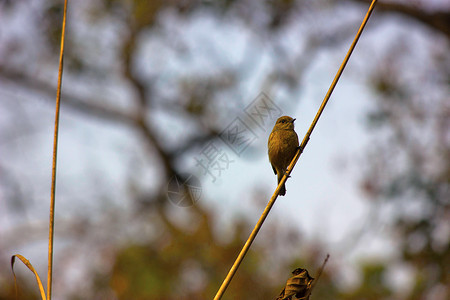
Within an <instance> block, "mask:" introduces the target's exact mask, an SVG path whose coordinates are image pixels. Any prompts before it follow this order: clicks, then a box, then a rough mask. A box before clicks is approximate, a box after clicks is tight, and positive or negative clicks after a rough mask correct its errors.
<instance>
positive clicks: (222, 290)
mask: <svg viewBox="0 0 450 300" xmlns="http://www.w3.org/2000/svg"><path fill="white" fill-rule="evenodd" d="M376 2H377V0H372V3H371V4H370V7H369V9H368V11H367V13H366V16H365V17H364V19H363V21H362V23H361V26H360V27H359V30H358V32H357V33H356V36H355V38H354V39H353V42H352V44H351V45H350V48H349V50H348V51H347V54H346V56H345V58H344V61H343V62H342V64H341V66H340V67H339V70H338V71H337V73H336V76H335V77H334V80H333V82H332V83H331V86H330V88H329V89H328V92H327V93H326V95H325V98H324V99H323V101H322V104H321V105H320V108H319V110H318V112H317V114H316V116H315V117H314V120H313V121H312V124H311V126H310V127H309V129H308V132H307V133H306V135H305V137H304V138H303V141H302V143H301V145H300V147H299V150H298V151H297V153H296V154H295V156H294V158H293V159H292V162H291V164H290V165H289V167H288V168H287V171H286V173H285V175H284V176H283V178H282V179H281V181H280V182H279V184H278V186H277V188H276V190H275V192H274V193H273V195H272V197H271V198H270V201H269V203H268V204H267V206H266V208H265V209H264V211H263V213H262V215H261V217H260V218H259V220H258V223H256V225H255V227H254V228H253V231H252V233H251V234H250V236H249V238H248V239H247V241H246V242H245V244H244V247H243V248H242V250H241V252H240V253H239V255H238V257H237V258H236V260H235V262H234V264H233V266H232V267H231V269H230V271H229V272H228V275H227V277H226V278H225V280H224V281H223V282H222V285H221V286H220V288H219V290H218V291H217V294H216V296H215V297H214V300H219V299H221V298H222V296H223V294H224V293H225V290H226V289H227V287H228V285H229V284H230V282H231V279H233V276H234V275H235V274H236V271H237V269H238V268H239V265H240V264H241V262H242V260H243V259H244V257H245V255H246V254H247V251H248V250H249V249H250V246H251V245H252V243H253V241H254V239H255V237H256V235H257V234H258V232H259V230H260V229H261V226H262V224H263V223H264V221H265V219H266V217H267V215H268V214H269V212H270V209H271V208H272V206H273V205H274V204H275V200H276V199H277V197H278V192H279V191H280V189H281V187H282V186H283V184H284V183H285V182H286V180H287V178H288V177H289V174H291V171H292V169H293V168H294V166H295V164H296V163H297V161H298V159H299V158H300V155H301V154H302V152H303V149H305V147H306V144H307V143H308V141H309V137H310V136H311V134H312V132H313V130H314V127H315V126H316V124H317V121H318V120H319V118H320V115H321V114H322V112H323V110H324V109H325V106H326V105H327V103H328V100H329V99H330V97H331V94H332V93H333V90H334V88H335V87H336V84H337V82H338V81H339V78H340V77H341V75H342V72H343V71H344V69H345V66H346V65H347V62H348V60H349V58H350V55H351V54H352V52H353V49H355V46H356V44H357V43H358V40H359V37H360V36H361V33H362V32H363V30H364V27H365V26H366V24H367V21H368V20H369V17H370V15H371V14H372V11H373V9H374V7H375V4H376Z"/></svg>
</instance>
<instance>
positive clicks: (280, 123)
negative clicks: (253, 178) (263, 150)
mask: <svg viewBox="0 0 450 300" xmlns="http://www.w3.org/2000/svg"><path fill="white" fill-rule="evenodd" d="M294 121H295V119H292V118H291V117H289V116H283V117H280V118H278V120H277V122H276V123H275V126H274V127H273V130H272V133H270V136H269V142H268V148H269V161H270V163H271V164H272V169H273V172H274V173H275V175H277V177H278V183H280V181H281V178H283V175H284V174H285V173H286V169H287V167H288V166H289V164H290V163H291V161H292V159H293V158H294V156H295V153H296V152H297V149H298V146H299V144H298V136H297V133H295V131H294ZM285 194H286V187H285V186H284V184H283V187H282V188H281V189H280V192H279V193H278V195H280V196H284V195H285Z"/></svg>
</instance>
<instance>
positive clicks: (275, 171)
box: [272, 165, 277, 175]
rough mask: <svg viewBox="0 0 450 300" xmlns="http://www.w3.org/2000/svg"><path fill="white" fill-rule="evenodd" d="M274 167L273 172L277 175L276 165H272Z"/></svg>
mask: <svg viewBox="0 0 450 300" xmlns="http://www.w3.org/2000/svg"><path fill="white" fill-rule="evenodd" d="M272 169H273V173H274V174H275V175H277V170H276V169H275V167H274V166H273V165H272Z"/></svg>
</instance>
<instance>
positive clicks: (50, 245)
mask: <svg viewBox="0 0 450 300" xmlns="http://www.w3.org/2000/svg"><path fill="white" fill-rule="evenodd" d="M66 15H67V0H65V1H64V15H63V24H62V31H61V51H60V54H59V71H58V87H57V90H56V108H55V132H54V136H53V162H52V187H51V194H50V221H49V230H48V272H47V300H51V298H52V276H53V236H54V228H55V190H56V161H57V154H58V130H59V108H60V100H61V83H62V73H63V61H64V59H63V58H64V36H65V31H66Z"/></svg>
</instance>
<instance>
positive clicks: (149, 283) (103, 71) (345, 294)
mask: <svg viewBox="0 0 450 300" xmlns="http://www.w3.org/2000/svg"><path fill="white" fill-rule="evenodd" d="M368 3H369V1H364V0H349V1H332V0H321V1H293V0H280V1H276V0H275V1H256V0H248V1H247V0H246V1H195V0H186V1H159V0H156V1H141V0H128V1H119V0H95V1H69V9H68V11H69V19H68V25H67V26H68V27H67V30H68V32H67V41H66V42H67V47H66V54H65V71H64V83H63V104H62V105H63V108H62V109H63V111H62V114H63V115H64V114H66V113H68V114H69V115H70V117H69V120H68V121H67V123H66V124H69V125H72V126H74V127H76V126H83V125H74V124H80V123H87V124H96V123H102V124H107V126H109V127H111V128H114V129H115V130H117V131H122V132H124V134H125V135H126V136H127V139H125V140H122V141H118V142H116V144H115V145H114V147H116V148H115V151H117V152H118V153H119V155H118V156H111V155H109V156H107V157H106V158H105V161H106V162H104V165H96V164H90V165H85V166H82V167H81V168H83V169H84V172H85V173H86V176H87V177H86V178H88V179H86V178H82V179H80V178H73V180H74V182H79V184H80V185H81V186H78V185H77V184H72V185H73V186H72V187H71V188H69V187H67V186H64V185H61V187H58V188H59V189H60V191H59V193H60V195H63V196H64V197H65V198H64V199H68V202H69V203H70V204H66V205H64V204H59V203H58V200H57V217H58V218H59V219H58V221H57V239H58V238H59V239H60V240H63V244H62V245H61V246H60V248H59V250H58V249H57V252H56V253H57V254H56V257H55V259H56V262H57V263H56V265H55V268H56V269H55V272H56V274H57V277H55V283H54V286H55V293H56V295H58V296H59V297H60V298H59V297H58V298H59V299H211V298H212V297H213V295H214V294H215V292H216V291H217V289H218V287H219V286H220V283H221V282H222V280H223V279H224V277H225V275H226V273H227V272H228V270H229V268H230V266H231V264H232V262H233V261H234V259H235V258H236V256H237V254H238V252H239V250H240V249H241V247H242V245H243V243H244V241H245V239H246V238H247V237H248V234H249V232H250V230H251V228H252V226H253V223H254V221H255V220H254V219H250V218H246V217H240V218H236V219H235V220H234V222H233V223H232V224H228V226H229V228H228V229H227V232H228V233H227V234H223V232H220V230H218V229H217V227H218V226H219V225H218V224H217V222H216V220H217V215H216V214H217V211H214V209H211V207H209V206H208V205H205V204H204V203H207V201H206V200H202V201H201V202H198V203H196V205H194V206H192V207H190V208H187V209H184V210H182V211H181V212H180V209H179V208H177V207H175V206H174V205H172V204H171V203H169V201H168V199H167V195H166V191H165V188H166V183H167V182H168V180H169V179H170V178H172V177H173V176H174V175H178V176H182V175H181V174H182V173H183V172H185V171H186V166H185V163H184V162H185V160H186V159H188V158H189V157H192V155H193V153H197V152H198V151H199V149H201V148H202V147H203V146H204V145H205V144H206V143H208V142H209V141H212V140H214V139H216V138H217V134H218V133H219V132H220V131H221V129H222V128H223V124H224V123H223V122H222V121H223V120H226V119H227V118H228V119H231V118H233V116H235V115H236V114H237V112H238V111H239V107H240V104H241V103H240V102H239V101H240V100H238V99H240V98H241V97H238V96H237V95H241V94H243V93H244V91H245V90H246V89H250V87H249V86H248V85H244V84H243V83H245V82H249V81H252V82H254V84H253V85H251V88H252V89H256V90H264V91H266V92H268V93H269V94H271V93H273V94H277V91H279V90H282V91H284V92H285V93H286V94H287V95H292V96H290V97H288V98H291V100H290V101H291V102H292V103H291V104H292V105H294V106H295V105H296V103H297V102H298V101H299V98H298V95H299V91H301V89H302V87H303V86H304V84H305V83H304V73H305V72H306V71H307V70H308V68H309V67H310V65H311V64H312V62H313V61H314V60H315V59H316V58H317V56H318V55H319V54H320V53H323V51H331V52H333V51H335V50H336V49H341V48H346V47H348V44H349V41H350V39H351V38H352V37H353V34H354V32H355V31H356V28H357V26H359V23H360V21H361V19H362V16H363V15H364V13H365V11H366V9H367V7H368ZM62 7H63V1H54V0H45V1H44V0H41V1H25V0H20V1H19V0H17V1H7V0H3V1H0V14H1V17H0V18H3V20H2V21H1V27H2V28H0V38H1V46H0V83H1V86H2V88H3V89H4V92H1V91H0V97H1V101H0V102H1V106H2V113H1V115H2V117H1V118H2V119H3V120H1V124H2V126H1V127H2V132H1V134H2V140H1V143H2V144H3V146H2V148H1V151H2V153H1V156H2V158H1V161H0V170H1V171H0V173H1V177H0V179H1V180H0V184H1V186H0V188H1V197H2V198H3V199H2V201H3V204H2V210H4V212H2V216H8V218H9V219H8V220H10V223H8V224H9V225H8V227H5V228H6V229H3V230H2V236H3V237H2V241H1V246H0V254H1V256H2V258H5V257H9V256H11V255H12V254H14V253H16V252H17V251H19V250H18V249H22V248H23V247H33V246H30V244H31V245H33V244H35V243H37V242H38V240H39V239H41V240H45V231H46V223H45V222H46V220H45V218H43V221H42V222H41V223H39V222H37V223H36V222H35V221H33V222H31V221H30V220H34V219H33V217H32V215H33V214H34V213H35V212H36V211H39V210H40V209H41V210H43V211H44V212H43V213H42V212H41V213H42V215H44V216H45V209H47V207H46V205H44V207H45V208H38V207H41V206H42V202H44V203H47V202H46V201H44V200H45V199H46V198H45V195H46V193H47V190H46V189H45V188H46V186H45V185H43V187H42V188H38V189H37V190H36V191H34V192H31V190H32V189H33V186H35V185H36V182H35V181H36V178H39V179H40V180H42V181H44V180H45V181H48V182H49V177H50V174H47V173H45V174H36V173H33V170H29V169H27V167H26V166H21V165H20V164H18V163H14V164H10V163H9V162H11V161H16V160H17V155H20V153H15V151H14V150H12V149H13V148H12V147H10V146H9V145H10V143H11V141H13V140H14V139H17V138H20V139H22V140H25V141H26V145H27V146H28V147H29V148H28V150H27V151H36V153H38V152H37V151H38V149H40V150H41V152H42V149H41V148H42V147H40V146H36V144H35V143H36V141H37V140H36V139H35V138H33V136H34V134H36V132H39V128H42V127H40V126H41V125H37V124H39V122H40V121H39V118H41V115H39V113H43V112H42V111H41V110H39V109H32V110H27V108H26V107H25V105H18V104H17V103H13V102H11V100H9V98H11V97H10V96H9V95H10V94H8V93H7V92H5V90H6V89H5V87H6V86H7V87H8V88H9V91H11V90H13V91H15V92H14V93H17V94H20V95H21V97H22V98H23V100H22V101H29V102H32V103H36V102H37V103H41V104H42V103H44V105H46V106H47V107H49V108H50V111H51V105H52V102H51V101H53V98H54V94H55V92H54V91H55V84H56V74H57V59H58V51H59V38H60V33H61V28H60V24H61V18H62ZM449 9H450V7H449V6H448V2H446V1H437V0H436V1H425V0H423V1H420V0H416V1H400V0H399V1H379V3H378V4H377V8H376V10H375V13H374V15H373V19H372V20H371V21H370V22H369V26H368V29H367V32H366V33H365V36H364V35H363V37H364V38H365V39H367V40H370V39H374V42H377V41H380V40H383V38H378V39H375V37H376V35H377V33H378V32H381V33H380V34H385V33H386V32H387V31H386V27H387V28H388V30H389V28H390V27H389V26H394V27H396V28H397V30H395V31H393V33H392V36H390V37H389V38H388V37H386V39H387V40H388V41H389V42H387V43H386V45H385V46H384V47H383V48H382V50H381V51H378V52H376V53H375V51H371V49H370V44H366V45H365V47H364V46H358V47H357V51H361V52H363V53H364V54H363V57H365V58H366V59H365V60H363V61H364V63H363V64H362V63H360V64H359V65H358V66H357V71H354V73H353V74H351V73H349V74H346V73H344V74H346V75H347V76H354V77H359V76H362V77H364V78H367V80H366V81H365V82H366V88H367V89H368V90H369V91H370V95H369V96H368V99H370V101H372V102H371V111H370V113H369V114H368V115H367V118H366V125H367V134H368V135H370V136H371V138H372V139H373V142H371V143H372V144H371V147H370V149H369V150H368V151H367V153H366V165H364V166H363V168H365V169H364V172H365V175H364V176H362V177H361V178H359V181H358V182H355V183H354V184H355V185H359V187H360V188H361V190H362V191H363V192H364V194H365V196H366V198H367V201H369V202H372V203H377V205H375V206H374V207H375V208H376V209H377V210H378V211H377V212H376V213H378V214H380V215H384V214H389V215H390V216H392V217H391V218H390V220H389V230H390V232H391V233H392V235H393V237H394V239H395V240H396V242H397V243H398V251H399V252H398V253H399V254H398V255H397V256H396V257H395V259H386V260H376V261H374V260H370V259H368V260H367V261H361V263H360V266H359V270H358V272H359V274H360V276H359V278H358V280H357V282H356V284H353V285H346V284H343V282H342V279H341V272H340V268H341V265H340V262H334V263H330V264H329V265H328V266H327V267H326V269H325V272H324V274H323V275H322V277H321V280H320V282H319V284H318V285H317V286H316V289H315V291H314V292H313V295H312V299H442V300H443V299H448V298H449V297H450V288H449V287H450V280H449V277H450V244H449V235H450V224H449V220H450V209H449V204H450V192H449V179H450V161H449V159H450V130H449V128H450V115H449V114H450V101H449V100H450V98H449V95H450V93H449V83H450V81H449V79H450V77H449V75H450V55H449V51H448V50H449V37H450V21H449V20H450V12H449ZM17 20H19V21H17ZM198 20H206V21H204V23H201V22H200V23H198ZM197 23H198V24H200V25H197V26H208V24H209V25H211V24H213V25H211V29H210V30H211V31H210V34H209V35H207V36H200V38H197V39H196V40H195V42H193V41H192V40H190V38H191V37H192V35H195V32H194V33H193V32H192V31H191V32H186V31H188V30H189V28H190V27H191V26H193V25H192V24H194V25H195V24H197ZM217 24H218V25H217ZM228 27H232V28H233V30H238V31H242V32H245V34H246V36H247V37H248V40H245V41H240V40H236V39H235V36H233V35H232V34H228V31H227V29H226V28H228ZM288 39H294V40H293V41H292V40H290V42H286V40H288ZM296 39H298V41H297V40H296ZM199 40H202V41H203V42H202V43H201V44H199V43H198V41H199ZM418 40H419V41H420V42H421V44H420V47H418V45H417V41H418ZM209 41H219V44H221V45H222V47H224V48H230V47H231V48H233V47H236V53H235V54H234V55H236V56H237V57H238V58H237V59H235V58H230V57H227V56H228V55H230V54H229V53H230V52H227V51H223V49H221V48H220V47H217V48H214V47H213V46H211V45H210V44H209ZM234 43H241V44H242V43H244V44H245V43H248V45H245V46H244V47H242V46H237V44H236V45H235V44H234ZM293 44H294V45H296V47H292V45H293ZM259 45H264V47H269V48H271V49H272V52H271V55H273V57H272V58H269V59H267V60H268V62H267V63H266V64H265V66H264V67H263V68H261V65H260V63H261V62H259V61H255V57H260V56H256V55H255V51H257V50H258V47H259ZM374 58H376V59H374ZM340 59H341V57H340V56H336V61H340ZM351 63H352V61H351ZM276 98H277V97H274V99H276ZM47 101H48V103H47ZM47 115H48V116H49V121H45V122H44V123H45V124H51V122H52V121H51V120H52V119H51V114H47ZM172 118H176V120H172ZM63 122H64V121H63ZM69 125H67V126H69ZM89 126H90V125H89ZM89 126H86V128H88V129H89ZM84 130H86V129H84ZM180 132H182V134H181V135H180V134H179V133H180ZM61 134H64V131H62V132H61ZM81 135H82V134H81ZM301 135H302V134H301V133H299V136H301ZM68 138H70V137H67V136H64V135H63V136H62V138H61V141H64V139H68ZM89 143H92V144H90V145H86V147H95V144H96V142H95V140H89ZM49 145H50V144H49ZM133 145H134V146H133ZM69 147H70V146H69ZM45 149H46V150H44V152H48V154H47V155H51V154H50V146H48V147H45ZM60 151H61V155H62V156H64V151H68V152H69V154H68V155H70V154H72V153H73V152H77V151H78V150H76V149H75V150H74V149H70V148H69V149H65V148H64V147H61V148H60ZM70 151H72V152H70ZM79 151H82V149H80V150H79ZM41 152H39V153H41ZM66 153H67V152H66ZM14 155H16V156H14ZM14 157H15V158H14ZM117 158H120V161H119V162H117V161H112V160H114V159H117ZM19 159H20V157H19ZM108 160H110V161H109V162H108ZM42 161H43V163H46V162H47V160H46V159H42ZM98 163H100V162H98ZM108 164H121V165H123V168H125V169H126V170H127V171H126V173H127V174H129V175H128V178H126V181H127V182H126V186H127V188H126V195H127V197H126V199H121V202H119V203H118V202H115V201H112V200H111V199H110V198H111V193H114V192H113V191H114V187H115V185H116V183H115V182H114V180H110V179H109V178H110V177H108V176H107V175H105V174H103V172H104V171H105V169H104V168H107V166H108ZM48 165H50V164H48ZM60 168H63V166H60ZM106 170H107V169H106ZM108 180H109V181H108ZM85 181H88V183H86V182H85ZM149 181H150V182H151V183H148V182H149ZM36 193H37V194H40V195H41V194H43V195H44V196H39V197H41V198H39V197H37V198H36V196H35V195H36ZM255 195H256V196H255V197H256V198H258V197H259V198H258V199H256V200H255V201H260V203H261V201H262V202H265V201H266V199H265V198H262V197H260V196H258V194H255ZM245 196H247V195H245ZM30 198H32V199H34V200H31V199H30ZM243 198H245V197H244V195H243ZM40 199H44V200H43V201H40ZM242 201H246V200H245V199H242ZM66 203H67V202H66ZM94 203H95V204H94ZM260 208H261V206H259V209H260ZM68 212H70V213H71V214H73V216H75V217H72V218H65V216H67V215H70V214H69V213H68ZM58 214H60V216H58ZM263 231H265V232H266V233H267V234H266V235H263V237H261V238H259V241H258V243H256V244H255V245H254V246H253V247H252V249H251V251H250V252H249V254H248V255H247V257H246V259H245V260H244V262H243V264H242V265H241V267H240V269H239V271H238V273H237V275H236V276H235V278H234V280H233V281H232V283H231V285H230V286H229V289H228V291H227V292H226V294H225V297H224V299H274V298H276V296H277V295H278V293H279V292H280V290H281V289H282V287H283V286H284V284H285V281H286V279H287V278H288V277H289V276H290V272H291V271H292V270H293V269H295V268H297V267H304V268H307V269H308V270H309V272H310V274H311V275H312V276H314V273H315V270H316V269H317V268H318V267H319V266H320V265H321V263H322V261H323V259H324V257H325V254H326V253H327V252H329V250H327V249H326V247H325V246H324V245H323V243H322V242H323V241H321V240H320V238H318V239H317V240H314V241H311V240H308V239H305V238H303V235H302V233H301V232H300V231H299V230H298V229H296V228H286V226H284V225H283V220H281V219H276V218H275V221H274V222H272V223H271V224H268V225H267V226H266V225H265V226H264V227H263ZM364 234H370V233H364ZM36 236H39V237H40V238H36ZM264 237H265V238H264ZM349 247H351V244H350V245H349ZM43 248H45V246H44V247H43ZM287 248H289V249H298V251H297V252H298V253H297V255H296V256H294V257H293V256H292V255H285V254H283V253H285V252H283V251H284V250H285V249H287ZM45 249H46V248H45ZM300 250H301V251H300ZM58 253H60V254H58ZM44 257H45V256H44ZM332 260H333V255H332V256H331V261H332ZM3 261H4V260H2V262H3ZM58 262H59V263H58ZM32 263H34V264H36V262H34V261H32ZM342 263H344V262H342ZM80 264H81V265H84V266H83V268H82V270H83V271H82V275H81V278H82V280H81V281H80V280H79V281H77V284H76V285H73V286H70V287H69V284H68V283H70V282H71V279H70V278H71V277H72V276H80V275H79V274H78V275H77V274H73V272H75V273H76V272H77V271H76V270H77V269H76V268H75V271H73V268H74V266H76V265H80ZM398 266H402V267H403V268H406V269H407V270H408V273H409V275H410V276H411V278H412V280H410V281H408V284H407V286H405V287H403V288H402V289H398V290H396V289H395V288H393V287H392V285H391V284H390V282H389V281H390V278H389V276H388V275H387V274H388V271H389V270H390V269H392V268H397V267H398ZM71 270H72V271H71ZM23 274H24V275H22V276H21V277H20V279H19V283H20V291H21V295H22V298H23V299H32V298H37V297H38V296H37V295H38V294H37V292H38V290H37V288H36V287H35V286H34V281H33V280H34V279H33V278H32V275H31V274H28V273H23ZM25 274H26V275H25ZM41 276H43V277H45V275H44V274H41ZM59 276H60V277H59ZM59 278H61V280H60V282H61V281H62V282H66V283H65V284H64V285H62V284H61V283H58V281H59V280H58V279H59ZM63 279H64V280H66V281H64V280H63ZM43 281H45V279H44V278H43ZM79 282H82V283H79ZM0 285H1V288H0V299H12V297H13V295H14V294H13V288H12V275H11V273H10V270H9V268H8V267H7V265H2V266H1V267H0ZM32 295H34V296H32Z"/></svg>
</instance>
